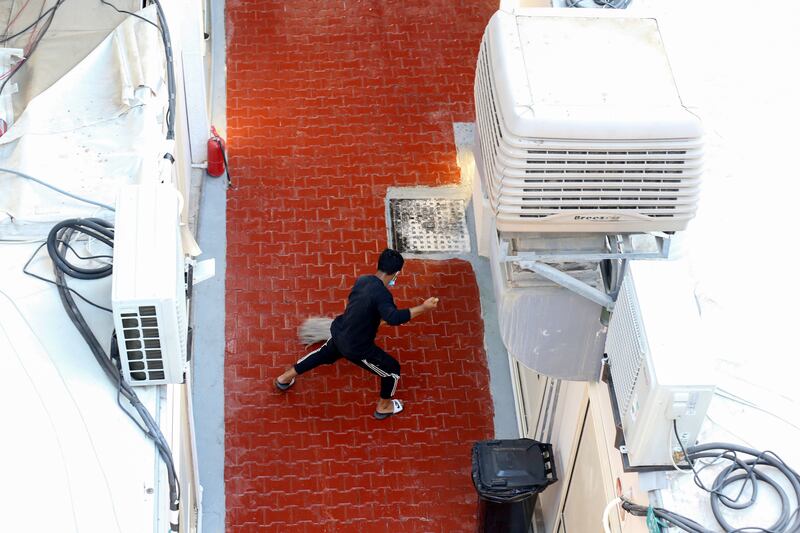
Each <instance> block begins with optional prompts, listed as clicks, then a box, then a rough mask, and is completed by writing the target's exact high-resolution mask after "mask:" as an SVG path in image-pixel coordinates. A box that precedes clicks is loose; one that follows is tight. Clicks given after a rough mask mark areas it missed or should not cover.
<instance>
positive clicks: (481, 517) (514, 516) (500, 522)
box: [472, 439, 558, 533]
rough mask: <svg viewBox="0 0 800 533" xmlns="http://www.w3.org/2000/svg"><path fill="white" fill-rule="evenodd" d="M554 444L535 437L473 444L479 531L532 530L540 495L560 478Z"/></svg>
mask: <svg viewBox="0 0 800 533" xmlns="http://www.w3.org/2000/svg"><path fill="white" fill-rule="evenodd" d="M557 479H558V478H557V477H556V469H555V464H554V463H553V447H552V446H551V445H550V444H545V443H543V442H538V441H535V440H532V439H513V440H486V441H480V442H476V443H475V445H474V446H473V447H472V483H473V484H474V485H475V490H476V491H477V492H478V497H479V499H478V532H479V533H529V532H532V531H533V526H532V524H531V521H532V517H533V507H534V505H535V504H536V497H537V496H536V495H537V494H539V493H540V492H542V491H543V490H544V489H545V488H546V487H547V486H548V485H550V484H552V483H555V482H556V481H557Z"/></svg>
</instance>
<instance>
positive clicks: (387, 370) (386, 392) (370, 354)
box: [294, 339, 400, 400]
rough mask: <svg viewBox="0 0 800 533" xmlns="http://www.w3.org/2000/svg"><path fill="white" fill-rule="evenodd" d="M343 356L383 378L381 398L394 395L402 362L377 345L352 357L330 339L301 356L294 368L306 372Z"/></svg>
mask: <svg viewBox="0 0 800 533" xmlns="http://www.w3.org/2000/svg"><path fill="white" fill-rule="evenodd" d="M342 357H344V358H345V359H347V360H348V361H350V362H351V363H354V364H356V365H358V366H360V367H361V368H363V369H365V370H369V371H370V372H372V373H373V374H375V375H376V376H378V377H380V378H381V398H383V399H386V400H388V399H390V398H391V397H392V396H394V393H395V392H396V391H397V382H398V381H399V380H400V363H398V362H397V359H395V358H394V357H392V356H391V355H389V354H388V353H386V352H384V351H383V350H381V349H380V348H378V347H377V346H372V348H370V349H369V350H368V351H367V352H366V353H364V354H361V355H359V356H356V357H351V356H345V355H343V354H342V353H341V352H340V351H339V348H337V347H336V344H334V342H333V339H328V341H327V342H326V343H325V344H323V345H322V346H320V347H319V348H317V349H316V350H314V351H313V352H309V353H308V354H306V355H304V356H303V357H301V358H300V359H299V360H298V361H297V363H295V365H294V369H295V370H296V371H297V373H298V374H305V373H306V372H308V371H309V370H312V369H314V368H316V367H318V366H319V365H332V364H333V363H335V362H336V361H338V360H339V359H341V358H342Z"/></svg>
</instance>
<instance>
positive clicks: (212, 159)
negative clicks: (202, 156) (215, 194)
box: [206, 126, 231, 185]
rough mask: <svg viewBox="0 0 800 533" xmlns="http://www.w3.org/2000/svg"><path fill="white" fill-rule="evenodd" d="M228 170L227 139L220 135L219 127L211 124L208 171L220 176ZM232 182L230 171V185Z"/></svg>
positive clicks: (214, 175)
mask: <svg viewBox="0 0 800 533" xmlns="http://www.w3.org/2000/svg"><path fill="white" fill-rule="evenodd" d="M226 171H228V156H227V154H226V153H225V139H223V138H222V137H220V136H219V133H217V129H216V128H215V127H214V126H211V138H210V139H208V167H207V168H206V172H207V173H208V175H209V176H212V177H214V178H218V177H220V176H222V174H223V173H224V172H226ZM230 183H231V176H230V172H228V185H230Z"/></svg>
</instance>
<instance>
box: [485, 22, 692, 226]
mask: <svg viewBox="0 0 800 533" xmlns="http://www.w3.org/2000/svg"><path fill="white" fill-rule="evenodd" d="M475 107H476V125H477V127H476V145H477V147H478V148H479V150H478V151H479V152H480V153H479V154H477V155H478V157H477V159H478V160H479V163H478V164H479V170H480V180H481V181H480V184H479V188H480V191H481V194H482V195H483V199H482V200H484V201H485V202H486V205H487V206H488V207H489V209H490V210H491V215H490V216H494V218H495V219H496V227H497V229H498V230H499V231H501V232H601V233H641V232H648V231H678V230H683V229H685V228H686V226H687V224H688V222H689V220H691V219H692V218H693V217H694V215H695V211H696V208H697V200H698V193H699V185H700V174H701V169H702V156H703V143H702V139H701V137H702V130H701V125H700V122H699V120H698V119H697V117H696V116H695V115H693V114H692V113H690V112H689V111H688V110H687V109H686V108H684V106H683V104H682V102H681V99H680V96H679V94H678V90H677V88H676V85H675V81H674V79H673V76H672V71H671V69H670V65H669V62H668V60H667V56H666V53H665V50H664V46H663V44H662V42H661V36H660V33H659V30H658V25H657V23H656V21H655V20H653V19H638V18H632V17H629V16H626V15H624V14H616V13H615V14H608V13H606V12H602V13H600V12H592V13H590V14H589V13H587V12H586V11H584V10H551V9H527V10H526V9H518V10H515V11H514V12H513V13H509V12H504V11H498V12H497V13H495V15H494V16H493V17H492V19H491V20H490V22H489V24H488V26H487V28H486V32H485V34H484V36H483V41H482V43H481V48H480V53H479V57H478V64H477V69H476V74H475ZM481 203H483V202H480V203H476V209H477V208H478V206H479V205H480V204H481Z"/></svg>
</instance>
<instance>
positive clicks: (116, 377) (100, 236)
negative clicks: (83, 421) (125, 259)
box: [29, 218, 180, 531]
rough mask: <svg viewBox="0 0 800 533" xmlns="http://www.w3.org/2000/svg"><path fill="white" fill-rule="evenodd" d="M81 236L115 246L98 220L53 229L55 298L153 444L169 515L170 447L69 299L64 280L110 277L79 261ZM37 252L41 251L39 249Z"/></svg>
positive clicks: (173, 486) (172, 489) (174, 490)
mask: <svg viewBox="0 0 800 533" xmlns="http://www.w3.org/2000/svg"><path fill="white" fill-rule="evenodd" d="M80 236H85V237H90V238H93V239H96V240H97V241H99V242H101V243H103V244H105V245H107V246H108V247H109V248H113V246H114V227H113V225H112V224H111V223H110V222H107V221H105V220H103V219H100V218H82V219H80V218H73V219H68V220H64V221H62V222H59V223H58V224H56V225H55V226H53V228H52V229H51V230H50V233H49V234H48V236H47V241H46V243H45V245H46V246H47V253H48V255H49V256H50V259H51V260H52V261H53V273H54V274H55V284H56V286H57V288H58V295H59V297H60V298H61V303H62V304H63V306H64V309H65V310H66V312H67V315H68V316H69V318H70V320H71V321H72V323H73V324H74V325H75V327H76V328H77V330H78V332H79V333H80V334H81V336H82V337H83V339H84V340H85V341H86V343H87V344H88V345H89V348H90V350H91V352H92V355H94V358H95V360H96V361H97V363H98V364H99V365H100V368H102V370H103V372H104V373H105V374H106V376H107V377H108V379H110V380H111V382H112V383H113V385H114V386H115V387H116V389H117V403H118V404H119V406H120V408H121V409H122V410H123V411H124V412H125V414H126V415H128V417H130V419H131V420H133V422H134V423H135V424H136V425H137V426H138V427H139V429H141V430H142V432H143V433H144V435H145V436H146V437H147V438H149V439H150V440H152V441H153V443H154V444H155V447H156V450H157V451H158V453H159V455H160V456H161V459H162V460H163V461H164V464H165V465H166V468H167V480H168V482H169V499H170V509H171V510H172V511H178V504H179V500H180V485H179V483H178V477H177V473H176V471H175V463H174V461H173V458H172V452H171V451H170V449H169V444H168V443H167V441H166V439H165V438H164V434H163V433H162V432H161V429H160V428H159V427H158V424H157V423H156V421H155V420H154V419H153V417H152V415H151V414H150V412H149V411H148V410H147V408H146V407H145V406H144V404H142V402H141V400H139V397H138V396H137V394H136V391H135V390H134V388H133V387H132V386H131V385H130V384H129V383H127V382H126V381H125V380H124V379H123V377H122V373H121V371H120V368H119V366H118V365H117V364H116V363H115V362H114V361H113V359H112V358H111V357H109V356H108V355H107V354H106V352H105V350H104V349H103V347H102V346H101V345H100V343H99V342H98V340H97V337H96V336H95V335H94V333H93V332H92V330H91V328H90V327H89V325H88V324H87V322H86V320H85V319H84V317H83V314H82V313H81V311H80V309H79V308H78V306H77V304H76V302H75V299H74V298H73V296H72V292H73V291H72V290H71V289H70V288H69V286H68V285H67V276H69V277H71V278H75V279H82V280H93V279H101V278H104V277H107V276H110V275H111V273H112V265H111V264H110V263H105V264H99V265H97V263H94V264H92V263H89V262H87V261H86V260H88V259H93V258H96V257H101V256H91V257H84V258H81V256H78V255H77V254H76V253H75V251H74V248H73V246H72V244H71V243H72V242H73V241H74V240H75V239H77V238H79V237H80ZM39 249H41V247H40V248H39ZM69 251H72V253H73V255H74V256H75V257H77V258H78V259H79V260H80V261H81V262H80V264H76V261H75V259H74V257H70V254H69ZM37 252H38V249H37ZM102 257H109V256H102ZM29 262H30V261H29ZM37 277H38V276H37ZM40 279H42V278H40ZM45 281H49V280H45ZM113 342H114V341H112V343H113ZM111 352H112V354H113V352H114V347H113V346H112V350H111ZM121 398H124V399H125V400H126V401H127V402H128V405H129V406H130V408H126V407H125V406H123V404H122V402H121V401H120V399H121ZM177 527H178V526H177V524H172V528H173V530H176V531H177Z"/></svg>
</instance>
